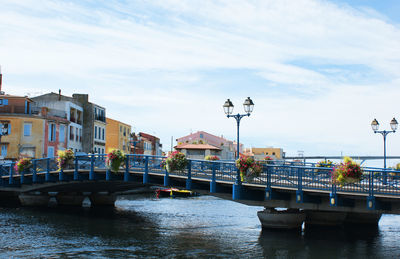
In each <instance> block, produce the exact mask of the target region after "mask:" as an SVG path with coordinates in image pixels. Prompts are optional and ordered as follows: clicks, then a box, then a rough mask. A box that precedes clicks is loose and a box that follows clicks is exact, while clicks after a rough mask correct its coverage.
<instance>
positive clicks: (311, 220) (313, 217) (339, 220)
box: [305, 210, 347, 226]
mask: <svg viewBox="0 0 400 259" xmlns="http://www.w3.org/2000/svg"><path fill="white" fill-rule="evenodd" d="M305 212H306V220H305V224H306V226H340V225H342V224H343V223H344V221H345V219H346V216H347V213H346V212H337V211H314V210H306V211H305Z"/></svg>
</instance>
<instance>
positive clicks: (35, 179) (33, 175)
mask: <svg viewBox="0 0 400 259" xmlns="http://www.w3.org/2000/svg"><path fill="white" fill-rule="evenodd" d="M32 166H33V173H32V183H37V172H36V169H37V160H36V159H33V165H32Z"/></svg>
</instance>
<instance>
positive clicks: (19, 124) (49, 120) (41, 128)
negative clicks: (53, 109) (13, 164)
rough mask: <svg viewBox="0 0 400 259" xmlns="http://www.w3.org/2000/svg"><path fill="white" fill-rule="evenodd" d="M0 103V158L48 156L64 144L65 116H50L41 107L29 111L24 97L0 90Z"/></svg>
mask: <svg viewBox="0 0 400 259" xmlns="http://www.w3.org/2000/svg"><path fill="white" fill-rule="evenodd" d="M0 103H1V104H0V123H1V125H2V127H5V128H7V134H6V135H4V136H2V138H1V143H0V147H1V149H0V155H1V157H2V158H3V159H12V160H15V159H18V158H20V157H31V158H42V157H48V156H50V157H52V156H54V155H55V154H56V152H57V150H59V149H65V148H66V146H67V138H66V133H65V132H66V129H67V128H68V123H69V122H68V120H67V119H66V118H62V117H57V116H53V115H52V114H49V113H47V109H45V108H43V109H42V110H41V111H40V112H32V109H31V104H32V100H31V99H29V98H28V97H23V96H11V95H4V94H3V95H0Z"/></svg>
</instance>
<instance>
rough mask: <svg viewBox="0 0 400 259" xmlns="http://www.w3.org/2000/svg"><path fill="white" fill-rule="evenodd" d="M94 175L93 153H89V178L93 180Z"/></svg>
mask: <svg viewBox="0 0 400 259" xmlns="http://www.w3.org/2000/svg"><path fill="white" fill-rule="evenodd" d="M95 178H96V176H95V174H94V154H91V157H90V172H89V180H91V181H93V180H95Z"/></svg>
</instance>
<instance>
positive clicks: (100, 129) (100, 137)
mask: <svg viewBox="0 0 400 259" xmlns="http://www.w3.org/2000/svg"><path fill="white" fill-rule="evenodd" d="M99 139H101V128H100V127H99Z"/></svg>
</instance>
